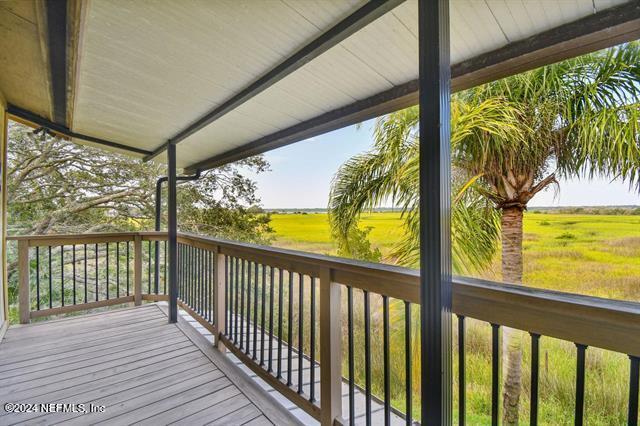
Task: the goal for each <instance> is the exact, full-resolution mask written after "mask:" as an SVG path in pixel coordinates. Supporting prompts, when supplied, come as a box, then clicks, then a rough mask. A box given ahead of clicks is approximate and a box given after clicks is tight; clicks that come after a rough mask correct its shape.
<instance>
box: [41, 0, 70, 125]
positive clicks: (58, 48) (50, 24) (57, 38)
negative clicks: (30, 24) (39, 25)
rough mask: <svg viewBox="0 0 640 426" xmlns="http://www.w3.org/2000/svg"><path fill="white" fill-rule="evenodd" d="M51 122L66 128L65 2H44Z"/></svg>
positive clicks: (65, 0)
mask: <svg viewBox="0 0 640 426" xmlns="http://www.w3.org/2000/svg"><path fill="white" fill-rule="evenodd" d="M44 7H45V13H46V20H47V32H46V34H47V50H48V59H49V73H50V81H51V103H52V120H53V121H55V122H56V123H58V124H60V125H62V126H65V127H66V126H67V125H68V123H67V0H50V1H47V2H44Z"/></svg>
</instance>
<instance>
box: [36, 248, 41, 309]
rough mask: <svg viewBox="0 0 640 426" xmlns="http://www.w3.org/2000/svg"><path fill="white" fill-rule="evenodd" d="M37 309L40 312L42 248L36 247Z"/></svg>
mask: <svg viewBox="0 0 640 426" xmlns="http://www.w3.org/2000/svg"><path fill="white" fill-rule="evenodd" d="M36 309H37V310H40V247H38V246H36Z"/></svg>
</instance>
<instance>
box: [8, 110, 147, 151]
mask: <svg viewBox="0 0 640 426" xmlns="http://www.w3.org/2000/svg"><path fill="white" fill-rule="evenodd" d="M7 114H9V115H10V116H11V118H12V119H14V120H15V121H17V122H20V123H22V124H26V125H28V126H31V127H44V128H46V129H49V130H50V131H52V132H53V133H55V134H56V135H58V136H61V137H63V138H70V139H81V140H84V141H87V142H91V143H95V144H98V145H104V146H108V147H110V148H116V149H121V150H123V151H127V152H131V153H134V154H139V155H149V154H150V153H151V151H147V150H145V149H140V148H134V147H131V146H127V145H123V144H120V143H117V142H112V141H108V140H105V139H100V138H96V137H93V136H88V135H83V134H82V133H76V132H73V131H71V130H70V129H69V128H68V127H66V126H63V125H61V124H57V123H54V122H52V121H50V120H47V119H46V118H43V117H40V116H39V115H36V114H34V113H32V112H30V111H27V110H24V109H22V108H19V107H17V106H14V105H8V106H7Z"/></svg>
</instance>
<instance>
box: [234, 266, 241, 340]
mask: <svg viewBox="0 0 640 426" xmlns="http://www.w3.org/2000/svg"><path fill="white" fill-rule="evenodd" d="M235 275H236V279H235V280H234V283H233V287H234V290H233V299H234V303H235V309H234V310H233V327H234V330H233V343H236V344H237V343H238V341H239V339H238V312H240V311H238V303H239V301H240V298H239V297H238V295H239V294H240V288H239V287H240V284H241V282H242V281H241V276H240V259H239V258H237V257H236V267H235Z"/></svg>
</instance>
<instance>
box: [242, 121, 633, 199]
mask: <svg viewBox="0 0 640 426" xmlns="http://www.w3.org/2000/svg"><path fill="white" fill-rule="evenodd" d="M373 125H374V121H373V120H370V121H367V122H365V123H363V124H362V125H361V126H360V127H359V128H357V127H356V126H349V127H346V128H343V129H339V130H336V131H333V132H330V133H326V134H324V135H321V136H316V137H314V138H311V139H308V140H305V141H302V142H298V143H295V144H293V145H289V146H285V147H283V148H279V149H276V150H273V151H270V152H268V153H266V154H265V158H266V160H267V161H268V162H269V163H270V164H271V171H269V172H266V173H261V174H258V175H256V174H250V176H251V177H252V178H253V179H255V181H256V182H257V185H258V196H259V197H260V199H261V200H262V206H263V207H264V208H267V209H278V208H326V207H327V203H328V198H329V189H330V186H331V180H332V178H333V176H334V174H335V173H336V171H337V170H338V169H339V167H340V165H342V164H343V163H344V162H345V161H347V160H348V159H349V158H351V157H352V156H353V155H356V154H359V153H362V152H365V151H367V150H369V149H370V148H371V146H372V143H373V138H372V136H371V132H372V129H373ZM610 205H640V195H638V194H637V193H634V192H632V191H629V186H628V185H627V184H625V183H623V182H617V181H614V182H609V180H607V179H594V180H591V181H589V180H586V179H582V180H578V179H571V180H561V181H560V190H559V191H558V192H557V193H556V191H555V190H547V191H544V192H542V193H539V194H537V195H536V196H535V197H534V198H533V199H532V200H531V202H530V203H529V206H531V207H548V206H610Z"/></svg>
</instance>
